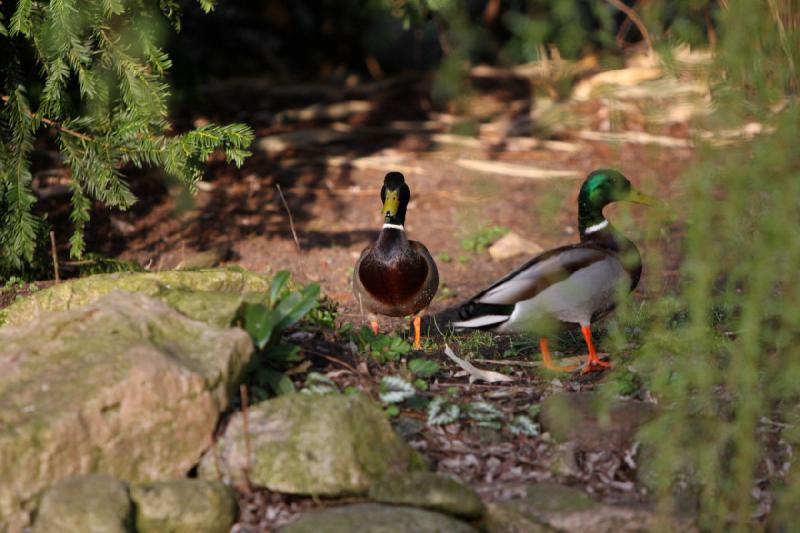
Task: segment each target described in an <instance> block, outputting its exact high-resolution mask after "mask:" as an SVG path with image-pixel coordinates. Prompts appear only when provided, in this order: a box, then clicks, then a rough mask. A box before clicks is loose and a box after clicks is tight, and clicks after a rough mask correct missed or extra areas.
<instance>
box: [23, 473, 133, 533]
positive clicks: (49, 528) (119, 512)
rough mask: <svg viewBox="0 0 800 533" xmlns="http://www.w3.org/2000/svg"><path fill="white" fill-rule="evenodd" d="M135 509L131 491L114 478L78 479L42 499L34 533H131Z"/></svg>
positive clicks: (59, 484)
mask: <svg viewBox="0 0 800 533" xmlns="http://www.w3.org/2000/svg"><path fill="white" fill-rule="evenodd" d="M132 511H133V506H132V505H131V501H130V499H129V498H128V489H127V488H126V487H125V485H124V484H123V483H122V482H120V481H119V480H118V479H115V478H113V477H111V476H104V475H97V474H95V475H91V476H76V477H71V478H68V479H64V480H62V481H61V482H59V483H56V484H55V485H54V486H53V487H51V488H50V489H48V490H47V492H45V493H44V496H42V502H41V505H40V506H39V512H38V514H37V515H36V522H35V523H34V526H33V533H53V532H55V531H58V532H59V533H128V532H129V531H130V530H131V525H132V524H133V520H132V516H133V514H132Z"/></svg>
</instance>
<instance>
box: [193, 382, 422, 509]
mask: <svg viewBox="0 0 800 533" xmlns="http://www.w3.org/2000/svg"><path fill="white" fill-rule="evenodd" d="M247 424H248V434H247V437H245V427H244V414H243V413H242V412H238V413H236V414H235V415H233V417H232V418H231V420H230V423H229V424H228V427H227V428H226V429H225V433H224V434H223V436H222V437H221V438H220V439H218V440H217V443H216V445H215V447H214V448H212V449H211V450H209V452H208V453H207V454H206V455H205V456H204V457H203V460H202V462H201V463H200V469H199V474H200V476H201V477H204V478H206V479H218V477H219V476H221V477H222V479H223V480H224V481H226V482H231V483H235V484H243V483H244V481H245V472H247V471H248V470H249V480H250V482H251V483H252V484H254V485H258V486H262V487H267V488H268V489H270V490H273V491H277V492H286V493H290V494H313V495H318V496H338V495H343V494H364V493H366V492H367V490H369V487H370V486H371V485H372V484H373V483H375V482H376V481H378V480H380V479H382V478H384V477H385V476H387V475H396V474H399V473H402V472H405V471H407V470H408V469H409V468H413V467H415V466H416V465H418V464H420V463H421V460H420V459H419V458H418V456H417V455H416V452H414V450H413V449H412V448H411V447H409V446H408V444H406V443H405V442H404V441H403V440H402V439H401V438H400V437H399V436H397V434H396V433H395V432H394V430H393V429H392V427H391V425H390V424H389V422H388V420H387V419H386V415H384V413H383V412H382V410H381V408H380V406H378V404H376V403H375V402H374V401H372V400H370V399H369V398H367V397H366V396H363V395H353V396H350V395H342V394H322V395H314V394H312V395H306V394H289V395H285V396H280V397H278V398H276V399H273V400H267V401H265V402H261V403H259V404H256V405H254V406H252V407H251V408H250V409H249V410H248V413H247ZM248 446H249V447H250V449H251V450H252V452H251V456H250V458H249V459H248V457H247V449H248Z"/></svg>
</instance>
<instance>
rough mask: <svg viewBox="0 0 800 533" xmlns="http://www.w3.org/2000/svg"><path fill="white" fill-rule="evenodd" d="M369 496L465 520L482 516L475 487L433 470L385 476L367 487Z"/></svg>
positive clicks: (377, 500) (481, 507) (479, 500)
mask: <svg viewBox="0 0 800 533" xmlns="http://www.w3.org/2000/svg"><path fill="white" fill-rule="evenodd" d="M369 497H370V499H372V500H375V501H376V502H382V503H393V504H398V505H409V506H411V507H423V508H425V509H430V510H432V511H440V512H442V513H447V514H452V515H456V516H460V517H463V518H468V519H475V518H480V517H481V516H482V515H483V503H482V502H481V499H480V497H478V495H477V493H475V491H474V490H472V489H471V488H469V487H468V486H466V485H463V484H461V483H459V482H458V481H456V480H455V479H453V478H451V477H448V476H445V475H442V474H435V473H433V472H422V471H416V472H407V473H404V474H401V475H399V476H392V477H387V478H385V479H383V480H381V481H380V482H378V483H376V484H374V485H373V486H372V487H371V488H370V489H369Z"/></svg>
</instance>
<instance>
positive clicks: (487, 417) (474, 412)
mask: <svg viewBox="0 0 800 533" xmlns="http://www.w3.org/2000/svg"><path fill="white" fill-rule="evenodd" d="M464 412H465V413H466V414H467V416H469V417H470V418H471V419H473V420H476V421H478V422H489V421H493V420H499V419H501V418H503V413H502V412H501V411H500V410H499V409H498V408H497V407H495V406H494V405H492V404H490V403H488V402H482V401H481V402H472V403H469V404H467V406H466V407H465V408H464Z"/></svg>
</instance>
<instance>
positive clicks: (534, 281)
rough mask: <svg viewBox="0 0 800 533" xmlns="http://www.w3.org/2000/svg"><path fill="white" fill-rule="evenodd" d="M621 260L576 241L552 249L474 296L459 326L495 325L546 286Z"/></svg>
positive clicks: (464, 307) (468, 303)
mask: <svg viewBox="0 0 800 533" xmlns="http://www.w3.org/2000/svg"><path fill="white" fill-rule="evenodd" d="M608 260H612V261H618V259H617V258H616V256H615V255H614V254H613V253H612V252H610V251H608V250H604V249H602V248H599V247H594V246H587V245H586V244H574V245H569V246H563V247H561V248H556V249H553V250H549V251H547V252H545V253H543V254H540V255H538V256H536V257H534V258H533V259H531V260H530V261H528V262H527V263H525V264H524V265H522V266H520V267H519V268H517V269H515V270H513V271H511V272H509V273H508V274H507V275H506V276H504V277H502V278H500V279H499V280H497V281H496V282H495V283H493V284H492V285H491V286H489V287H488V288H486V289H484V290H483V291H481V292H479V293H478V294H476V295H475V296H473V297H472V298H471V299H470V300H469V301H468V302H467V303H465V304H463V305H462V306H461V307H460V308H459V311H458V314H459V317H460V318H461V321H459V322H454V323H453V325H454V326H456V327H463V328H492V327H496V326H498V325H500V324H502V323H503V322H505V321H507V320H508V319H509V317H510V316H511V314H512V313H513V311H514V307H515V306H516V305H517V304H519V303H520V302H523V301H527V300H532V299H533V298H535V297H536V296H537V295H538V294H540V293H541V292H542V291H544V290H545V289H548V288H549V287H552V286H553V285H555V284H557V283H559V282H561V281H563V280H565V279H567V278H569V277H570V276H572V275H573V274H575V273H576V272H579V271H581V270H585V269H588V268H589V267H591V266H592V265H593V264H595V263H598V262H601V261H608Z"/></svg>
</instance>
